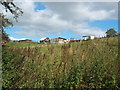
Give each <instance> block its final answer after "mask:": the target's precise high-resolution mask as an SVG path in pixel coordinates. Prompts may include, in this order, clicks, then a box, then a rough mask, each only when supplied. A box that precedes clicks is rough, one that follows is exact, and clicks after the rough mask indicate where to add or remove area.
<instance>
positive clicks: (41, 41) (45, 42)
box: [40, 37, 50, 44]
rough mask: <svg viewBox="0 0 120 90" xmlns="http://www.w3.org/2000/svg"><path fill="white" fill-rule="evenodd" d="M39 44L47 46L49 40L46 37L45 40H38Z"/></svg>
mask: <svg viewBox="0 0 120 90" xmlns="http://www.w3.org/2000/svg"><path fill="white" fill-rule="evenodd" d="M40 43H42V44H49V43H50V39H49V38H48V37H47V38H41V39H40Z"/></svg>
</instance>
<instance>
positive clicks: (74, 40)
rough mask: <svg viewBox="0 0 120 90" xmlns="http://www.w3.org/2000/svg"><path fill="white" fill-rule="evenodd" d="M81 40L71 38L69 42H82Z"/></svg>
mask: <svg viewBox="0 0 120 90" xmlns="http://www.w3.org/2000/svg"><path fill="white" fill-rule="evenodd" d="M80 41H81V40H70V41H69V42H70V43H71V42H80Z"/></svg>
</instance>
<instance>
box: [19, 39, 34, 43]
mask: <svg viewBox="0 0 120 90" xmlns="http://www.w3.org/2000/svg"><path fill="white" fill-rule="evenodd" d="M18 42H32V40H29V39H25V40H19V41H18Z"/></svg>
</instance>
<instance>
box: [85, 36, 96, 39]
mask: <svg viewBox="0 0 120 90" xmlns="http://www.w3.org/2000/svg"><path fill="white" fill-rule="evenodd" d="M93 39H95V36H83V40H93Z"/></svg>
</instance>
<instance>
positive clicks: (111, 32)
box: [106, 28, 117, 37]
mask: <svg viewBox="0 0 120 90" xmlns="http://www.w3.org/2000/svg"><path fill="white" fill-rule="evenodd" d="M106 34H107V37H113V36H116V35H117V32H116V31H115V30H114V29H113V28H111V29H109V30H107V32H106Z"/></svg>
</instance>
